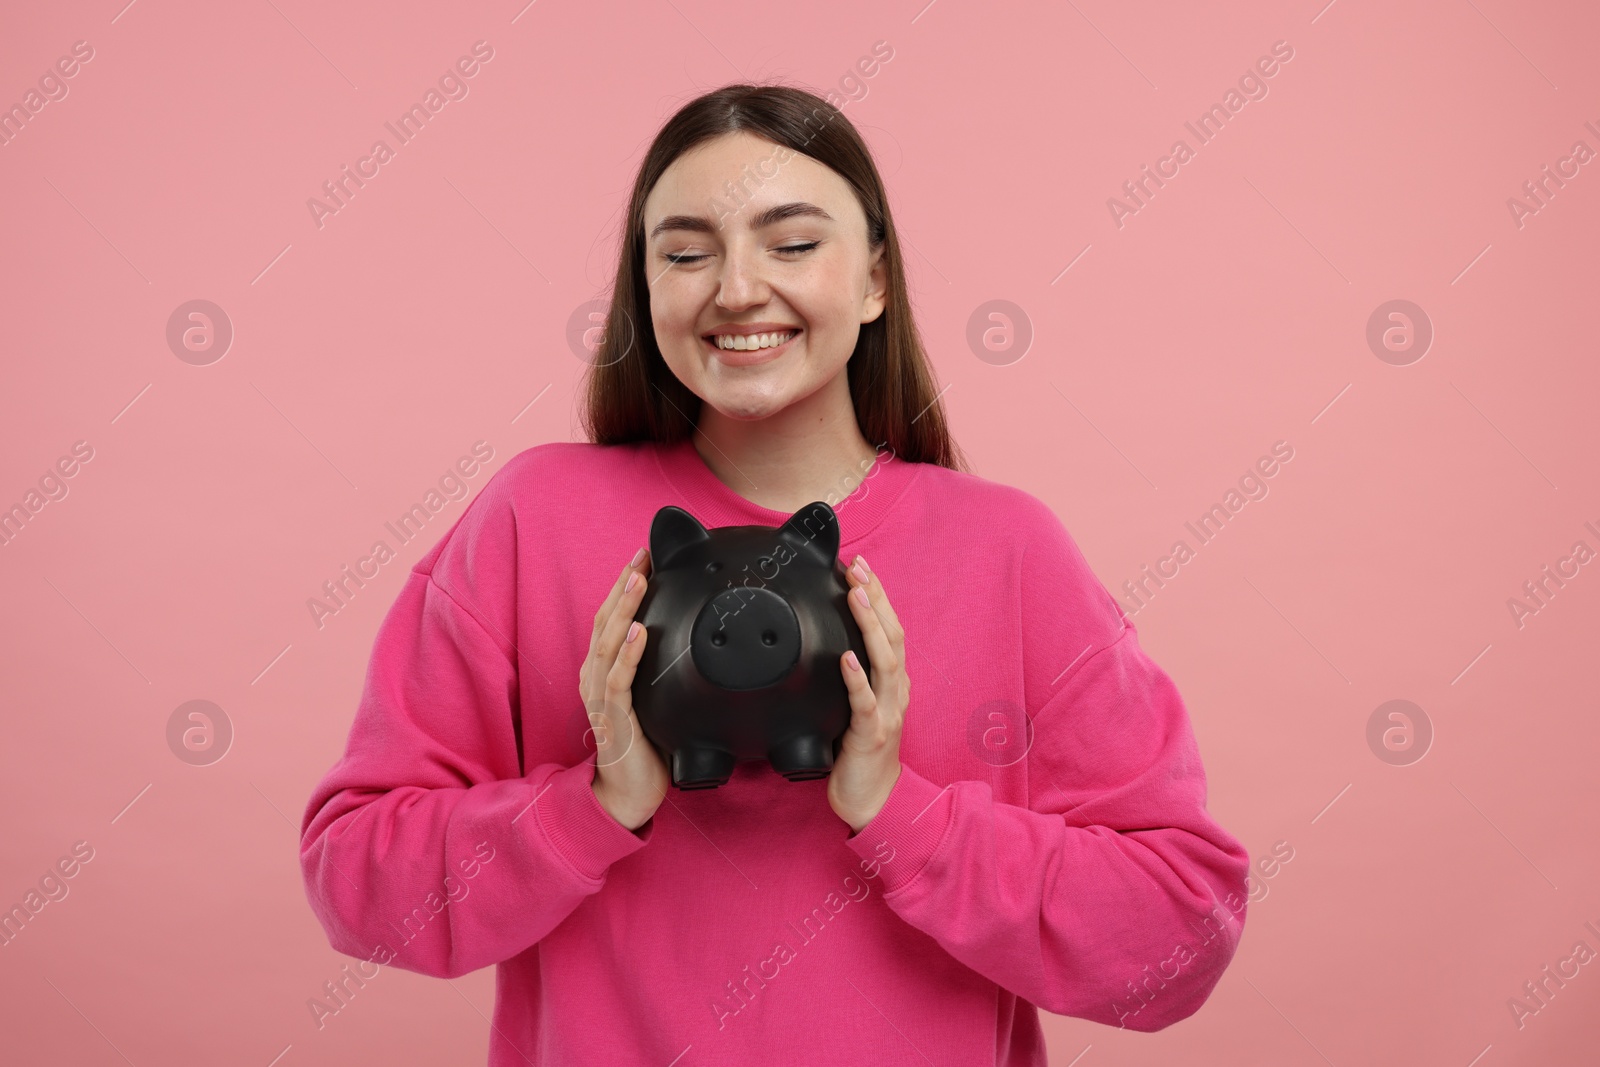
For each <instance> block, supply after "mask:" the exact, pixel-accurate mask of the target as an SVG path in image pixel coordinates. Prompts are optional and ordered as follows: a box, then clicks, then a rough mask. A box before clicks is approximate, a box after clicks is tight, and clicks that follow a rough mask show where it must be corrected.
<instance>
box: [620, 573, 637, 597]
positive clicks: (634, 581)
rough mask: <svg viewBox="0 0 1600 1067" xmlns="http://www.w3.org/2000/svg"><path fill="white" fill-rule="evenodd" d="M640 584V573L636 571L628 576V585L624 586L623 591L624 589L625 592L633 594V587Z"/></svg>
mask: <svg viewBox="0 0 1600 1067" xmlns="http://www.w3.org/2000/svg"><path fill="white" fill-rule="evenodd" d="M638 584H639V572H638V571H634V572H633V573H632V574H630V575H628V584H627V585H624V586H623V587H622V589H623V591H624V592H629V593H631V592H632V591H633V587H634V586H636V585H638Z"/></svg>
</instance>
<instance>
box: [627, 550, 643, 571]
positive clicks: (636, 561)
mask: <svg viewBox="0 0 1600 1067" xmlns="http://www.w3.org/2000/svg"><path fill="white" fill-rule="evenodd" d="M642 559H644V549H642V548H641V549H639V551H637V552H635V553H634V554H633V560H632V562H630V563H629V564H628V566H630V567H637V566H638V565H639V561H640V560H642Z"/></svg>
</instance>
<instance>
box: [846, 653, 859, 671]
mask: <svg viewBox="0 0 1600 1067" xmlns="http://www.w3.org/2000/svg"><path fill="white" fill-rule="evenodd" d="M844 661H845V662H846V663H848V664H850V668H851V670H857V671H859V670H860V669H861V661H860V660H858V659H856V654H855V652H853V651H851V652H846V653H845V654H844Z"/></svg>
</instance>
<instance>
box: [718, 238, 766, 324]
mask: <svg viewBox="0 0 1600 1067" xmlns="http://www.w3.org/2000/svg"><path fill="white" fill-rule="evenodd" d="M760 256H761V252H760V251H759V250H758V249H754V248H747V247H745V246H744V242H739V241H731V242H729V244H728V247H727V249H726V252H725V254H724V256H723V259H722V263H723V267H722V275H721V277H720V278H719V279H718V283H717V306H718V307H720V308H723V309H725V310H727V311H740V310H743V309H744V308H747V307H755V306H759V305H761V304H764V303H766V302H767V300H768V297H769V294H770V290H771V287H770V286H769V285H768V284H767V280H766V278H765V277H764V276H763V274H762V266H761V260H760Z"/></svg>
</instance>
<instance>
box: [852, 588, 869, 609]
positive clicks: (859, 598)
mask: <svg viewBox="0 0 1600 1067" xmlns="http://www.w3.org/2000/svg"><path fill="white" fill-rule="evenodd" d="M850 595H851V596H853V597H855V598H856V603H857V604H860V605H861V606H862V607H864V608H870V607H871V606H872V601H870V600H868V599H867V587H866V586H864V585H858V586H856V588H855V592H853V593H851V594H850Z"/></svg>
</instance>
